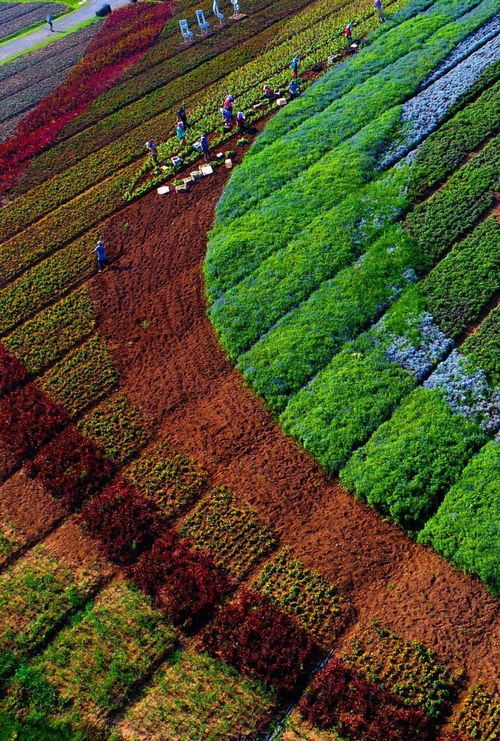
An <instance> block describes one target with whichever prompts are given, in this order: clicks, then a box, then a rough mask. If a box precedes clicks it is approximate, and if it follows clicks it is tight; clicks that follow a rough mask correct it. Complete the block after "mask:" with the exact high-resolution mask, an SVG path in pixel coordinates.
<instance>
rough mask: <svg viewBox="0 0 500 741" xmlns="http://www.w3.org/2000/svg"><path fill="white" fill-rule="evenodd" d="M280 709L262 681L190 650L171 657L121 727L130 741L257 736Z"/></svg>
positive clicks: (211, 740)
mask: <svg viewBox="0 0 500 741" xmlns="http://www.w3.org/2000/svg"><path fill="white" fill-rule="evenodd" d="M275 706H276V697H275V695H274V693H273V692H272V690H270V689H269V688H266V687H264V686H263V684H262V683H261V682H259V681H258V680H255V679H250V678H243V677H242V676H241V675H239V674H238V672H236V671H235V670H234V669H232V668H231V667H229V666H228V665H227V664H223V663H221V662H217V661H214V659H211V658H210V657H209V656H208V655H207V654H200V653H196V652H195V651H192V650H187V651H183V652H178V653H174V654H173V655H172V656H171V657H169V659H168V660H167V661H166V662H165V664H164V665H163V666H162V667H161V668H160V669H159V670H158V672H157V673H156V674H155V676H154V677H153V681H152V682H151V684H150V685H149V686H148V688H147V689H146V691H145V693H144V696H143V697H142V698H141V699H140V700H139V701H138V702H137V703H136V704H135V705H132V707H131V708H129V709H128V710H127V711H126V712H125V714H124V717H123V720H122V721H121V722H120V723H119V726H118V727H119V731H120V733H121V734H122V736H123V738H124V739H126V741H133V739H136V738H141V737H147V736H148V735H151V736H154V735H157V736H158V737H159V738H168V739H170V741H184V740H185V739H187V738H189V739H190V741H217V739H221V738H230V737H231V736H232V735H233V736H235V737H236V736H238V735H240V736H241V737H242V738H244V737H247V736H248V737H251V736H252V737H253V736H255V735H257V736H258V734H259V732H260V731H262V730H264V728H265V727H266V726H267V724H268V723H269V722H270V721H271V718H272V715H273V712H274V710H275Z"/></svg>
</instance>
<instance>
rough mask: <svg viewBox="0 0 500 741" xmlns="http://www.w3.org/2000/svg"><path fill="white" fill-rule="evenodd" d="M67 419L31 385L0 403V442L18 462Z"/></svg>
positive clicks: (41, 392) (57, 407)
mask: <svg viewBox="0 0 500 741" xmlns="http://www.w3.org/2000/svg"><path fill="white" fill-rule="evenodd" d="M67 419H68V416H67V414H66V412H65V411H64V409H63V408H62V407H60V406H59V405H58V404H54V402H53V401H52V400H51V399H50V398H49V397H48V396H47V395H46V394H44V393H43V391H41V390H40V389H39V388H38V386H36V385H35V384H34V383H29V384H28V385H26V386H23V387H21V388H18V389H16V390H14V391H12V392H11V393H10V394H8V395H7V396H5V397H4V398H3V399H1V400H0V441H1V442H2V443H3V445H5V447H6V448H7V449H8V450H9V451H10V452H11V453H12V454H13V455H14V456H15V457H16V458H18V459H21V458H24V457H28V456H31V455H34V454H35V452H36V450H37V449H38V448H39V447H40V445H43V443H44V442H46V441H47V440H48V438H49V437H50V436H51V435H52V434H53V433H54V432H55V431H56V430H57V429H58V428H60V427H61V426H62V425H63V424H64V422H65V421H66V420H67Z"/></svg>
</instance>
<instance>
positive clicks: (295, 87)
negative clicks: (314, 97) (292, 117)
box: [288, 80, 300, 99]
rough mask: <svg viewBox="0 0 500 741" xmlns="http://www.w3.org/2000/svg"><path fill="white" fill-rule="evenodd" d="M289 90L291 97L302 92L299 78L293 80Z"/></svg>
mask: <svg viewBox="0 0 500 741" xmlns="http://www.w3.org/2000/svg"><path fill="white" fill-rule="evenodd" d="M288 92H289V93H290V97H291V98H292V99H293V98H296V97H297V95H298V94H299V93H300V86H299V81H298V80H292V81H291V82H290V84H289V86H288Z"/></svg>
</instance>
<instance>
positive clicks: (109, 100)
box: [62, 0, 333, 138]
mask: <svg viewBox="0 0 500 741" xmlns="http://www.w3.org/2000/svg"><path fill="white" fill-rule="evenodd" d="M308 4H309V3H308V0H299V1H297V0H293V1H292V2H288V1H287V2H283V1H282V2H277V3H271V2H270V0H251V2H250V3H247V5H246V6H245V12H246V13H247V15H249V18H248V19H247V20H246V21H245V23H236V24H234V25H229V26H226V27H225V28H223V29H218V30H217V31H216V32H215V35H213V36H209V37H207V38H203V40H202V41H200V42H199V43H196V44H191V45H189V46H188V48H185V47H184V46H183V45H182V44H181V43H180V38H179V32H178V27H177V29H176V31H175V37H174V44H172V42H171V41H170V43H169V44H165V43H162V41H161V40H160V41H159V42H158V43H157V44H156V45H155V47H154V48H153V49H151V50H150V51H149V52H148V53H147V54H146V55H145V56H144V57H143V59H142V60H140V62H139V64H136V65H134V67H133V68H132V69H131V70H130V72H129V74H128V75H126V77H125V80H124V82H122V83H121V84H120V85H116V86H114V87H113V88H112V89H111V90H109V91H107V92H106V93H104V94H103V95H101V96H99V98H98V99H97V100H96V101H94V103H92V105H91V106H89V108H88V109H87V110H86V111H85V112H84V113H83V115H82V116H79V117H78V119H75V120H74V121H73V122H71V123H70V125H69V126H67V127H66V129H65V130H64V132H62V133H63V134H64V136H65V138H66V137H67V136H68V135H69V136H73V135H74V134H76V133H78V132H79V131H81V130H82V129H84V128H88V127H89V126H91V125H93V124H96V123H98V122H100V121H102V120H103V119H104V118H105V117H106V116H109V115H110V114H111V113H113V112H114V111H117V110H119V109H120V108H125V107H126V106H128V105H129V104H130V103H133V102H135V101H137V100H138V99H139V98H141V99H142V98H144V97H145V96H146V95H147V94H148V93H150V92H152V91H153V90H155V89H156V88H158V87H164V86H165V85H166V84H167V83H169V82H170V81H171V80H173V79H174V78H176V77H178V76H179V75H186V74H187V73H189V72H190V71H191V70H193V69H194V68H196V67H198V66H200V65H205V63H206V62H208V61H210V60H211V59H213V58H214V57H216V56H219V55H220V54H221V53H223V52H225V51H228V50H229V49H231V48H232V47H233V46H235V45H237V46H238V52H239V54H240V55H241V56H240V59H241V63H243V62H244V60H245V56H246V54H245V50H250V49H251V48H252V45H253V44H252V42H250V43H247V42H249V40H250V39H251V38H252V37H253V36H255V35H256V34H259V39H260V48H262V47H263V45H264V42H265V39H266V37H268V34H269V35H270V31H268V32H267V33H264V34H262V33H261V31H263V30H264V29H267V27H268V26H271V25H273V24H274V26H273V33H274V34H275V35H276V36H277V41H276V42H277V43H280V39H281V37H282V34H283V31H282V28H279V27H276V25H275V24H276V21H280V20H283V21H284V22H285V26H286V27H287V28H289V25H288V20H291V18H290V16H292V14H293V13H296V12H298V11H299V10H301V9H302V8H303V7H304V6H305V5H308ZM194 6H195V3H194V2H193V7H194ZM315 10H316V11H317V13H318V16H317V17H318V19H319V18H321V17H322V16H324V15H326V14H327V13H329V12H331V11H332V10H333V8H332V7H331V6H330V8H328V7H327V6H326V4H325V3H321V2H316V3H315V4H314V5H312V4H311V5H310V11H311V20H313V18H314V15H313V14H314V11H315ZM176 23H177V20H176ZM168 47H171V50H170V54H169V56H168V64H167V65H166V64H165V59H164V56H165V54H166V53H167V48H168ZM230 58H231V57H229V59H230ZM229 59H228V60H226V61H229ZM218 66H219V68H220V63H219V64H218ZM227 69H228V71H230V70H231V69H232V66H231V65H228V67H227ZM205 70H206V79H207V82H209V81H210V80H211V74H210V65H209V66H205ZM132 72H133V73H134V75H133V76H131V73H132ZM131 118H132V120H135V117H134V116H133V115H132V116H131ZM119 133H123V130H119ZM94 134H96V135H97V131H96V130H94ZM97 138H99V137H98V136H97Z"/></svg>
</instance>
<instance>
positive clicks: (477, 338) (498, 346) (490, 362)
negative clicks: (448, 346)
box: [462, 242, 500, 386]
mask: <svg viewBox="0 0 500 741" xmlns="http://www.w3.org/2000/svg"><path fill="white" fill-rule="evenodd" d="M495 246H497V247H498V242H497V243H496V245H493V248H495ZM479 288H480V287H479V286H478V289H479ZM499 328H500V306H498V305H497V306H496V307H495V308H494V309H492V311H491V312H490V313H489V314H488V316H487V317H486V319H485V320H484V321H483V322H481V325H480V326H479V328H478V330H477V332H476V333H475V334H471V335H469V337H467V339H466V340H465V342H464V344H463V345H462V351H463V352H464V353H467V355H468V357H469V358H470V359H471V360H472V361H473V362H474V363H475V364H476V365H478V366H479V367H480V368H482V369H483V370H484V372H485V373H486V375H487V376H488V380H489V382H490V383H491V385H492V386H499V385H500V331H499Z"/></svg>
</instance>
